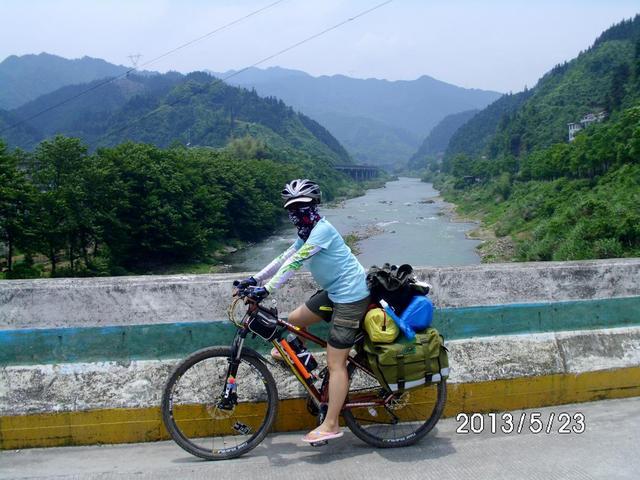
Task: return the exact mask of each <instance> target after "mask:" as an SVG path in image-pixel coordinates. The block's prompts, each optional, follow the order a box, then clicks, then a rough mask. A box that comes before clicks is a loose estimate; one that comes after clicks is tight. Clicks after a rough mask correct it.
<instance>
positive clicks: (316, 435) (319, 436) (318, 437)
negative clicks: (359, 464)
mask: <svg viewBox="0 0 640 480" xmlns="http://www.w3.org/2000/svg"><path fill="white" fill-rule="evenodd" d="M342 435H344V433H343V432H342V431H337V432H321V431H320V430H312V431H310V432H309V433H307V434H306V435H305V436H304V437H302V441H303V442H305V443H319V442H326V441H328V440H333V439H334V438H340V437H341V436H342Z"/></svg>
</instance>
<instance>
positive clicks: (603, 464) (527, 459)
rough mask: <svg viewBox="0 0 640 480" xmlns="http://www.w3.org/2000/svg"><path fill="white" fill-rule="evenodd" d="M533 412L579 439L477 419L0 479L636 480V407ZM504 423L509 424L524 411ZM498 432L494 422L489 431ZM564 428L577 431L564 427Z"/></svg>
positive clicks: (56, 451) (38, 460)
mask: <svg viewBox="0 0 640 480" xmlns="http://www.w3.org/2000/svg"><path fill="white" fill-rule="evenodd" d="M535 411H539V412H540V413H541V418H540V419H541V420H542V421H543V422H544V426H545V427H546V426H547V425H548V424H549V418H550V415H551V413H554V414H555V415H556V417H557V415H558V414H560V413H561V412H567V413H569V414H571V415H575V414H576V413H578V412H580V413H582V414H584V422H585V426H586V429H585V431H584V433H582V434H576V433H570V434H560V433H558V428H559V427H560V424H558V423H557V418H556V421H554V423H553V424H552V429H551V430H552V432H551V433H550V434H546V433H544V431H543V432H542V433H539V434H533V433H531V432H530V431H529V430H528V428H527V426H528V425H529V424H528V422H525V424H524V425H525V426H524V427H523V428H524V429H526V431H525V432H522V433H520V434H518V433H515V432H514V433H511V434H505V433H497V434H492V433H491V432H490V421H489V418H488V417H487V416H485V417H484V420H485V425H484V432H483V433H478V434H473V433H469V434H463V433H456V430H457V429H458V427H460V425H461V423H462V422H461V421H456V419H453V418H449V419H444V420H441V421H440V423H439V424H438V426H437V430H434V431H433V432H431V434H429V435H428V436H427V437H426V438H425V439H424V440H422V442H421V443H420V444H419V445H415V446H413V447H408V448H401V449H388V450H378V449H373V448H371V447H369V446H368V445H366V444H363V443H362V442H361V441H359V440H358V439H357V438H355V437H354V436H353V435H352V434H351V433H347V434H345V436H344V437H342V438H341V439H338V440H335V441H334V442H332V443H331V444H329V445H328V446H325V447H319V448H313V447H309V446H306V445H304V444H303V443H301V442H300V441H299V439H300V436H301V434H300V433H296V434H274V435H270V436H269V437H267V439H266V440H265V441H264V442H263V443H262V444H261V445H260V446H258V447H257V448H256V449H255V450H253V451H252V452H250V453H249V454H248V455H246V456H244V457H241V458H239V459H235V460H228V461H224V462H205V461H201V460H198V459H196V458H194V457H191V456H190V455H189V454H187V453H186V452H183V451H182V450H181V449H180V448H179V447H177V446H176V445H175V444H174V443H172V442H160V443H145V444H142V443H141V444H133V445H115V446H102V447H63V448H49V449H32V450H22V451H8V452H7V451H3V452H0V479H27V478H28V479H36V478H38V479H40V478H55V479H100V480H107V479H130V478H131V479H135V480H142V479H154V480H162V479H170V480H183V479H184V480H187V479H208V480H210V479H215V480H224V479H234V480H241V479H260V480H262V479H264V480H268V479H279V480H294V479H296V480H297V479H301V480H307V479H332V480H338V479H357V480H363V479H377V478H381V479H385V480H395V479H399V480H411V479H421V480H424V479H438V480H445V479H460V480H463V479H473V480H480V479H492V480H493V479H508V480H514V479H535V480H538V479H540V480H542V479H544V480H548V479H563V480H564V479H592V478H597V479H607V480H614V479H640V398H632V399H624V400H609V401H602V402H594V403H586V404H585V403H583V404H573V405H562V406H557V407H549V408H543V409H537V410H535ZM526 412H527V414H531V413H532V412H534V410H526ZM512 413H513V415H514V417H515V419H516V423H517V421H518V420H519V419H520V415H521V413H522V411H515V412H512ZM525 418H528V417H525ZM578 420H579V417H578ZM475 422H476V423H475V428H476V430H479V429H480V423H479V419H477V418H476V419H475ZM503 425H504V424H503V423H502V422H501V421H500V419H499V417H498V421H497V428H498V429H500V428H501V427H502V426H503ZM516 427H517V425H516ZM533 427H534V429H535V428H536V427H538V425H537V424H535V423H534V424H533ZM504 428H506V429H508V427H507V426H505V427H504ZM569 428H577V429H578V430H579V429H580V426H579V424H578V422H576V421H572V422H571V424H570V425H569Z"/></svg>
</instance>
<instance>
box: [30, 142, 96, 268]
mask: <svg viewBox="0 0 640 480" xmlns="http://www.w3.org/2000/svg"><path fill="white" fill-rule="evenodd" d="M87 165H88V163H87V148H86V147H85V146H84V145H83V144H82V143H81V142H80V140H79V139H76V138H66V137H62V136H57V137H55V138H54V139H53V140H46V141H43V142H42V143H40V145H39V146H38V148H37V149H36V151H35V153H34V155H33V162H32V165H31V176H32V179H33V183H34V186H35V188H36V195H35V215H36V222H35V225H34V228H35V232H34V233H35V236H36V238H37V239H38V243H39V250H40V251H41V252H42V253H44V254H45V255H46V256H47V257H48V258H49V261H50V262H51V274H52V275H55V274H56V268H57V264H58V260H59V255H60V252H61V251H65V250H66V252H67V255H68V259H69V262H70V267H71V270H74V268H75V260H76V253H77V252H79V251H82V250H84V249H86V246H87V245H86V242H87V237H88V234H89V233H90V232H91V231H92V230H93V215H92V211H91V208H90V207H89V205H88V202H87V198H88V195H87V191H88V189H89V188H91V186H90V185H86V184H85V182H84V179H85V178H87V176H86V168H87Z"/></svg>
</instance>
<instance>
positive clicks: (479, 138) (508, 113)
mask: <svg viewBox="0 0 640 480" xmlns="http://www.w3.org/2000/svg"><path fill="white" fill-rule="evenodd" d="M639 24H640V20H639V19H638V17H636V18H635V19H633V20H628V21H625V22H622V23H621V24H619V25H616V26H614V27H612V28H611V29H609V30H607V31H606V32H604V33H603V34H602V35H601V36H600V37H599V38H598V39H597V40H596V41H595V42H594V44H593V46H592V47H591V48H589V49H587V50H586V51H584V52H582V53H581V54H580V55H579V56H578V57H577V58H575V59H573V60H571V61H570V62H565V63H563V64H560V65H557V66H556V67H555V68H554V69H552V70H551V71H550V72H548V73H547V74H546V75H544V76H543V77H542V78H541V79H540V80H539V81H538V83H537V85H536V86H535V87H534V88H532V89H531V90H528V91H524V92H520V93H517V94H515V95H505V96H504V97H502V98H500V99H499V100H497V101H496V102H494V103H493V104H492V105H490V106H489V107H488V108H486V109H485V110H483V111H482V112H480V113H479V114H478V115H477V116H476V117H475V118H473V119H472V120H471V121H470V122H468V123H467V124H466V125H464V127H462V128H461V129H460V130H458V132H456V134H455V135H454V137H453V138H452V140H451V142H450V144H449V149H448V151H447V158H449V159H451V158H452V157H453V156H455V155H456V154H459V153H465V154H467V155H471V156H473V155H480V154H482V155H486V156H488V157H490V158H497V157H499V156H505V155H514V156H519V155H521V154H526V153H528V152H531V151H534V150H536V149H540V148H546V147H549V146H550V145H553V144H555V143H559V142H564V141H566V140H567V138H568V131H567V124H568V123H571V122H578V121H580V119H581V118H582V117H583V116H584V115H586V114H589V113H598V112H600V111H603V110H604V111H606V112H609V113H611V112H615V111H617V110H619V109H620V108H621V107H624V106H630V105H631V104H632V103H633V101H634V100H637V99H638V91H637V88H636V87H637V86H636V85H635V84H634V82H633V73H634V71H635V70H636V68H637V66H636V62H637V50H638V46H637V38H636V37H637V35H638V32H637V31H638V30H640V27H639Z"/></svg>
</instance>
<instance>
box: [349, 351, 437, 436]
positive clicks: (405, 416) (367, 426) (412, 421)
mask: <svg viewBox="0 0 640 480" xmlns="http://www.w3.org/2000/svg"><path fill="white" fill-rule="evenodd" d="M348 372H349V380H350V384H349V393H348V395H347V402H357V401H364V400H370V399H372V398H376V399H379V400H382V399H385V398H388V397H389V396H390V395H391V394H392V392H390V391H389V390H388V389H386V388H385V387H383V386H382V385H381V384H380V382H379V381H378V380H377V379H376V378H375V377H374V376H373V375H371V374H369V373H368V372H366V371H364V370H362V369H359V368H357V367H356V366H355V365H353V364H349V366H348ZM446 401H447V384H446V381H445V380H442V381H440V382H437V383H429V384H425V385H423V386H421V387H416V388H412V389H410V390H406V391H405V392H404V393H403V394H399V393H395V394H393V396H392V398H391V400H389V401H388V402H386V403H385V404H384V405H380V406H375V407H354V408H350V409H348V410H344V411H343V412H342V416H343V418H344V420H345V423H346V424H347V427H349V429H350V430H351V431H352V432H353V433H354V434H355V435H356V436H357V437H358V438H360V439H361V440H363V441H365V442H367V443H368V444H370V445H373V446H375V447H379V448H392V447H405V446H408V445H412V444H414V443H416V442H417V441H418V440H420V439H421V438H423V437H424V436H425V435H426V434H427V433H429V432H430V431H431V430H432V429H433V427H434V426H435V425H436V423H437V422H438V420H439V419H440V416H441V415H442V411H443V410H444V405H445V403H446Z"/></svg>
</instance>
